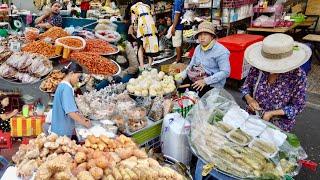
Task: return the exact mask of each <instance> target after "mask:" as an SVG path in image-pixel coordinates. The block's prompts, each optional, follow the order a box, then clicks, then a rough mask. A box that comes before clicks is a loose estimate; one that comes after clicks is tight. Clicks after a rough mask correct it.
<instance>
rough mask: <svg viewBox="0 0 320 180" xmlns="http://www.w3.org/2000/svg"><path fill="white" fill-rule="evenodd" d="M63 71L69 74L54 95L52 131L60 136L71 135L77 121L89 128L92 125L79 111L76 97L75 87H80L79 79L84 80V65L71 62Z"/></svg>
mask: <svg viewBox="0 0 320 180" xmlns="http://www.w3.org/2000/svg"><path fill="white" fill-rule="evenodd" d="M63 71H64V73H66V74H67V76H66V77H65V78H64V79H63V80H62V81H61V82H60V84H59V85H58V87H57V90H56V92H55V95H54V100H53V108H52V120H51V131H52V132H54V133H56V134H58V135H60V136H64V135H66V136H68V137H71V136H72V135H73V132H74V128H75V121H76V122H77V123H79V124H81V125H83V126H85V127H87V128H89V127H91V122H90V120H89V119H87V118H85V117H84V116H83V115H81V114H80V113H79V111H78V108H77V105H76V102H75V99H74V88H73V87H78V86H79V81H83V76H82V67H81V66H80V65H79V64H76V63H71V64H69V67H68V68H65V69H63Z"/></svg>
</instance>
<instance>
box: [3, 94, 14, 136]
mask: <svg viewBox="0 0 320 180" xmlns="http://www.w3.org/2000/svg"><path fill="white" fill-rule="evenodd" d="M0 102H1V103H0V130H2V131H3V132H10V129H11V128H10V118H11V117H12V116H15V115H16V114H17V113H18V110H17V109H15V110H13V111H12V112H11V113H6V110H5V107H7V106H8V105H9V98H8V97H7V96H0Z"/></svg>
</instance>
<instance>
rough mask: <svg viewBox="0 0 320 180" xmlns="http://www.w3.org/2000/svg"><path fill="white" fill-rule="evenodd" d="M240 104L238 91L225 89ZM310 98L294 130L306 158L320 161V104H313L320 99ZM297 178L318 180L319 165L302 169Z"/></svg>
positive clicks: (319, 174)
mask: <svg viewBox="0 0 320 180" xmlns="http://www.w3.org/2000/svg"><path fill="white" fill-rule="evenodd" d="M227 90H228V91H229V92H230V93H231V94H232V95H233V97H235V99H236V101H237V102H238V104H240V106H242V107H244V102H243V101H242V99H241V98H240V93H239V92H237V91H235V90H231V89H227ZM308 97H309V98H311V99H310V100H309V99H308V101H309V103H308V105H307V108H306V109H305V110H304V111H303V112H302V114H300V115H299V117H298V118H297V124H296V126H295V129H294V132H293V133H295V134H296V135H297V136H298V137H299V139H300V142H301V145H302V147H303V148H304V149H305V151H306V152H307V154H308V159H309V160H312V161H315V162H317V163H320V131H319V128H320V108H319V105H320V104H314V103H315V102H318V101H319V100H320V97H319V96H316V95H309V96H308ZM295 179H297V180H300V179H301V180H319V179H320V167H318V169H317V172H312V171H310V170H306V169H304V168H303V169H302V170H301V172H300V174H299V175H298V176H297V177H295Z"/></svg>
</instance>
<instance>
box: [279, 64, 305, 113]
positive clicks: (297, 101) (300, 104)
mask: <svg viewBox="0 0 320 180" xmlns="http://www.w3.org/2000/svg"><path fill="white" fill-rule="evenodd" d="M297 76H298V77H296V79H297V82H296V83H295V86H294V87H293V93H292V94H293V97H292V99H291V103H290V104H288V105H287V106H285V107H284V108H283V109H282V110H283V111H284V112H285V115H286V116H287V117H288V119H295V118H296V116H297V114H299V113H301V112H302V110H303V109H304V107H305V106H306V87H307V78H306V74H305V73H304V72H302V70H301V69H300V70H299V73H298V74H297Z"/></svg>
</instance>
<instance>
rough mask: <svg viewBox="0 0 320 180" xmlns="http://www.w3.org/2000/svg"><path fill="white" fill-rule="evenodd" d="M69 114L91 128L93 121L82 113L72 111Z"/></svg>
mask: <svg viewBox="0 0 320 180" xmlns="http://www.w3.org/2000/svg"><path fill="white" fill-rule="evenodd" d="M68 116H69V117H70V118H71V119H73V120H75V121H76V122H78V123H79V124H81V125H83V126H85V127H87V128H89V127H91V122H90V120H89V119H87V118H85V117H83V116H82V115H80V114H79V113H78V112H71V113H69V114H68Z"/></svg>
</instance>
